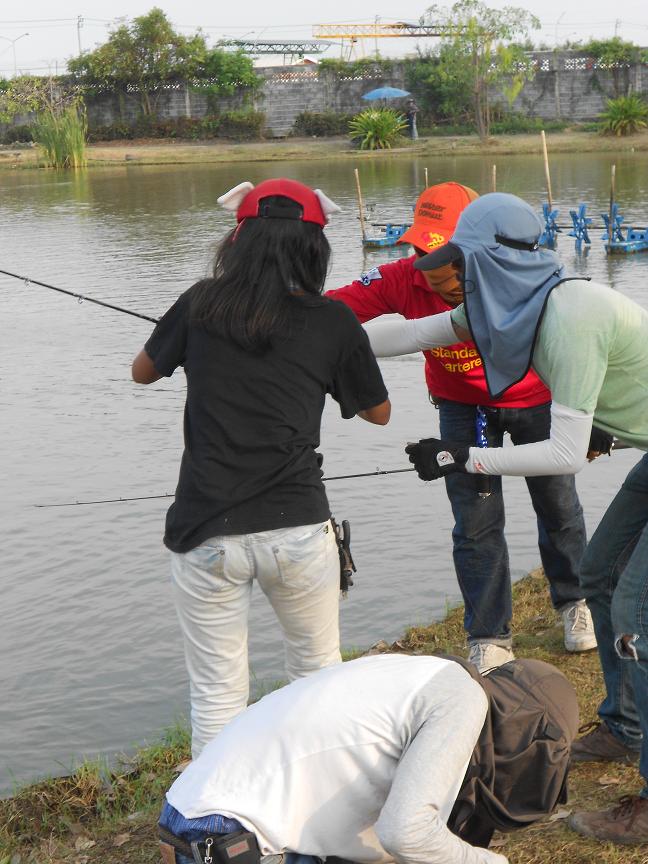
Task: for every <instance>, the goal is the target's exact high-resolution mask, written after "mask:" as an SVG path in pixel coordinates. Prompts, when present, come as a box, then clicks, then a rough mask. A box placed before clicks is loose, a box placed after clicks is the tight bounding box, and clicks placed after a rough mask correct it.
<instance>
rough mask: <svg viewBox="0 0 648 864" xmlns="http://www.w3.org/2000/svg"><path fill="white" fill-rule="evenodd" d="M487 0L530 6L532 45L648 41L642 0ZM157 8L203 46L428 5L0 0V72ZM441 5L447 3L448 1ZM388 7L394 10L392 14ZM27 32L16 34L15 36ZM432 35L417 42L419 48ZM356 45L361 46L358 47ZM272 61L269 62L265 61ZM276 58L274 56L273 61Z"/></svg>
mask: <svg viewBox="0 0 648 864" xmlns="http://www.w3.org/2000/svg"><path fill="white" fill-rule="evenodd" d="M487 2H488V5H490V6H492V7H495V8H501V7H502V6H505V5H520V6H524V7H525V8H527V9H529V11H530V12H532V13H533V14H535V15H536V16H537V17H538V18H539V19H540V21H541V23H542V30H539V31H535V32H534V33H533V34H532V38H533V40H534V42H535V43H536V44H537V43H538V42H540V41H541V40H542V41H544V42H545V43H547V44H548V45H549V46H553V45H554V44H556V42H558V43H560V42H564V41H565V40H566V39H569V40H571V41H574V40H577V39H582V40H585V41H587V40H588V39H589V38H591V37H593V38H608V37H610V36H613V35H614V34H615V32H616V33H617V34H618V35H619V36H621V37H622V38H624V39H628V40H631V41H633V42H635V43H637V44H639V45H643V46H648V3H646V0H627V2H625V3H623V4H611V3H610V2H609V0H607V2H606V0H573V2H572V3H571V5H569V6H567V5H566V4H565V2H564V0H545V2H541V0H522V2H515V0H509V2H508V3H507V2H506V0H487ZM154 5H158V6H160V7H161V8H162V9H163V10H164V11H165V12H166V14H167V15H168V17H169V18H170V20H171V21H172V22H173V24H174V25H175V26H176V27H177V29H179V30H180V31H181V32H184V33H187V34H189V33H192V32H194V31H195V30H196V29H197V28H198V27H202V29H203V31H204V33H205V35H206V36H207V37H208V41H209V43H210V44H213V43H214V42H216V41H217V40H218V39H220V38H223V37H225V38H242V37H245V38H248V39H258V38H265V39H295V38H312V26H313V25H314V24H322V23H357V24H369V23H372V22H373V21H374V20H375V19H376V16H378V19H379V20H380V21H382V22H385V23H389V22H394V21H408V22H416V21H417V20H418V18H419V17H420V16H421V15H422V14H423V12H424V11H425V9H426V8H427V4H426V2H425V0H423V2H421V3H420V4H419V3H417V2H415V0H400V2H394V0H392V3H391V4H390V3H385V0H327V2H326V3H322V2H321V0H320V2H315V0H274V2H268V0H247V2H245V3H241V2H239V3H236V2H224V0H220V2H219V3H205V2H200V0H160V2H158V3H157V4H156V3H155V2H154V0H112V2H110V3H107V2H98V0H94V2H93V0H79V2H70V0H56V2H55V3H52V2H51V0H24V2H22V3H15V4H13V3H12V4H9V3H3V4H2V9H1V10H0V76H5V77H11V75H12V74H13V71H14V51H15V61H16V68H17V70H18V72H19V73H20V72H32V73H34V74H39V73H40V74H46V73H47V72H48V70H49V69H51V70H52V72H56V71H57V70H58V71H59V72H61V71H64V69H65V62H66V60H67V59H68V58H70V57H72V56H75V55H76V54H77V53H78V35H77V17H78V16H79V15H81V16H83V26H82V28H81V31H80V35H81V47H82V49H83V50H88V49H91V48H93V47H95V46H96V45H97V44H99V43H101V42H103V41H105V39H106V37H107V34H108V27H109V26H110V25H111V24H114V23H115V21H116V20H117V19H118V18H119V17H120V16H124V17H130V18H132V17H135V16H137V15H143V14H145V13H146V12H148V11H149V10H150V9H151V8H152V6H154ZM446 5H451V4H450V3H447V4H446ZM395 9H397V11H396V12H395ZM25 33H28V34H29V35H27V36H23V35H22V34H25ZM433 41H434V40H432V39H423V40H421V41H420V42H419V43H418V44H419V45H420V46H421V47H422V48H424V49H425V48H426V47H427V46H430V45H432V44H433ZM416 46H417V40H415V39H381V40H378V49H379V51H380V52H381V53H382V54H383V55H386V56H403V55H405V54H407V53H415V51H416ZM358 50H359V51H361V50H362V48H361V47H359V48H358ZM364 50H365V52H367V53H371V52H373V50H374V40H373V39H371V40H365V42H364ZM320 56H330V57H338V56H340V48H339V47H331V48H329V50H328V51H327V53H326V54H325V55H320ZM271 62H273V61H272V60H270V59H268V63H271ZM274 62H276V61H274Z"/></svg>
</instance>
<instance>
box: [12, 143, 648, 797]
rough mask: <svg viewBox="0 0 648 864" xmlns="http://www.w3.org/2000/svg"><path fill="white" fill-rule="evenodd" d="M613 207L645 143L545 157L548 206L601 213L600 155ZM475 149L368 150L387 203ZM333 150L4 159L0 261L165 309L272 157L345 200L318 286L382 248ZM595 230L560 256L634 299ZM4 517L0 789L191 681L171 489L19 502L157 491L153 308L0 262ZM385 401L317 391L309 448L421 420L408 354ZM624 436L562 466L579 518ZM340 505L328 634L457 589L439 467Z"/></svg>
mask: <svg viewBox="0 0 648 864" xmlns="http://www.w3.org/2000/svg"><path fill="white" fill-rule="evenodd" d="M612 159H614V161H615V162H616V164H617V197H618V199H619V201H620V203H621V204H622V207H623V211H624V213H625V214H626V215H627V217H628V218H629V219H634V220H635V221H637V222H638V224H641V225H645V224H646V219H648V155H646V154H632V153H628V154H624V155H617V156H611V154H609V153H606V154H604V155H601V156H600V157H599V156H597V155H594V154H586V155H584V156H582V157H581V156H578V155H574V156H562V157H555V158H553V159H552V179H553V187H554V197H555V200H556V204H557V206H558V207H559V209H560V213H561V217H560V221H561V222H564V221H566V220H568V210H569V208H570V207H573V206H575V205H576V204H577V203H578V202H579V201H586V202H587V203H588V205H589V208H590V212H591V214H592V215H594V216H595V221H597V222H599V221H600V219H599V217H598V213H599V212H600V211H601V210H605V209H606V207H607V196H608V184H609V170H610V163H611V161H612ZM492 161H493V160H492V159H491V158H489V159H481V158H478V157H463V158H459V157H457V158H443V159H432V158H430V159H428V160H418V161H415V160H410V159H402V158H398V159H388V158H387V159H376V160H364V161H362V163H361V169H360V170H361V178H362V184H363V191H364V195H365V198H366V199H367V201H368V202H375V203H377V204H379V205H380V206H379V208H378V211H379V214H378V215H380V213H382V214H383V215H385V216H389V215H391V214H394V213H399V214H402V213H404V212H406V211H407V208H408V206H410V205H411V203H413V201H414V200H415V198H416V196H417V194H418V192H419V191H420V190H421V189H422V187H423V185H424V168H425V167H427V168H428V171H429V182H430V183H434V182H441V181H442V180H448V179H456V180H459V181H461V182H463V183H466V184H468V185H470V186H473V187H475V188H476V189H478V190H481V191H487V190H488V188H489V183H490V176H491V164H492ZM352 167H353V166H352V164H351V163H349V162H335V161H333V160H332V161H330V162H314V163H303V162H300V163H282V164H279V165H278V164H269V163H266V164H264V163H254V164H241V163H238V164H236V165H232V166H228V165H206V166H196V165H193V166H187V167H160V168H157V167H131V166H128V165H124V166H123V167H122V168H114V169H112V168H111V169H106V170H99V169H96V170H92V171H87V172H83V173H79V174H77V175H71V174H55V173H53V172H45V171H17V172H15V173H13V172H9V171H3V172H1V173H0V193H1V199H0V231H1V234H0V236H1V237H2V246H1V251H0V267H2V268H3V269H5V270H10V271H12V272H17V273H20V274H24V275H26V276H29V277H32V278H34V279H40V280H43V281H45V282H50V283H52V284H53V285H57V286H61V287H63V288H68V289H70V290H73V291H78V292H82V293H86V294H88V295H89V296H93V297H97V298H101V299H105V300H108V301H109V302H113V303H117V304H119V305H123V306H125V307H128V308H130V309H134V310H137V311H139V312H142V313H144V314H148V315H152V316H156V317H157V316H159V315H161V314H162V313H163V312H164V311H165V310H166V308H167V307H168V306H169V305H170V304H171V302H172V301H173V300H174V299H175V298H176V297H177V295H178V294H179V293H180V292H181V291H183V290H184V289H185V288H186V287H188V285H189V284H191V283H192V282H193V281H194V280H195V279H196V278H198V277H200V276H201V275H203V274H204V273H205V272H206V271H207V269H208V266H209V260H210V256H211V254H212V251H213V244H214V242H215V241H216V240H217V239H218V238H220V237H221V236H222V235H223V233H224V232H225V231H226V230H227V229H228V228H229V227H230V226H231V224H232V222H231V216H229V215H228V214H225V213H224V212H223V211H221V210H219V208H218V207H217V205H216V198H217V196H218V195H219V194H221V193H222V192H223V191H225V190H227V189H228V188H230V187H231V186H233V185H234V184H235V183H238V182H240V181H241V180H244V179H249V180H252V181H253V182H259V181H261V180H263V179H265V178H268V177H271V176H278V175H285V176H290V177H293V178H295V179H298V180H301V181H303V182H305V183H308V184H311V185H313V186H319V187H321V188H322V189H324V190H325V192H326V193H327V194H328V195H329V196H330V197H332V198H333V199H334V200H335V201H337V202H338V203H339V204H340V205H341V206H342V208H343V213H342V214H340V215H339V216H338V217H336V218H335V220H334V221H333V222H332V224H331V226H330V227H329V229H328V235H329V239H330V240H331V244H332V246H333V262H332V269H331V274H330V277H329V279H328V282H327V286H328V287H335V286H337V285H341V284H344V283H345V282H347V281H350V280H351V279H352V278H355V277H357V276H358V275H359V274H360V273H361V272H362V271H363V270H364V269H367V268H368V267H372V266H375V265H376V264H379V263H381V262H383V261H385V260H388V259H389V257H390V256H393V255H398V254H401V253H400V252H399V251H394V250H388V251H383V252H375V253H371V254H368V255H365V254H363V251H362V248H361V245H360V237H359V228H358V222H357V218H356V204H355V191H354V185H353V173H352ZM497 167H498V171H497V176H498V187H499V189H500V190H501V191H509V192H514V193H517V194H520V195H522V196H524V197H526V198H527V199H528V200H529V201H530V202H531V203H532V204H534V205H535V206H538V207H539V206H540V204H541V201H542V199H543V186H544V179H543V168H542V162H541V159H540V158H539V157H537V158H532V157H524V158H522V157H520V158H517V157H502V158H501V159H500V160H499V164H498V166H497ZM600 233H601V232H600V231H597V230H593V231H592V237H593V244H592V248H591V249H588V250H587V251H586V252H584V253H583V254H581V255H577V254H576V253H575V251H574V248H573V242H572V241H571V240H570V239H568V238H566V237H563V238H562V239H561V241H560V251H561V254H562V257H563V259H564V261H565V263H566V264H567V265H568V267H569V269H571V270H572V271H574V272H577V273H580V274H586V275H589V276H591V277H593V278H594V279H597V280H599V281H602V282H606V283H609V284H610V285H611V286H612V287H613V288H614V289H616V290H619V291H622V292H624V293H626V294H628V295H629V296H630V297H632V298H633V299H634V300H636V301H637V302H639V303H641V304H644V305H646V304H648V255H644V256H635V257H629V258H627V259H623V258H615V259H613V260H608V259H607V258H606V256H605V254H604V252H603V246H602V243H601V242H600V239H599V238H600ZM0 311H1V315H2V319H1V320H2V339H1V341H0V370H1V372H0V374H1V375H2V386H1V389H0V394H1V395H0V399H1V400H2V426H1V433H0V434H1V436H2V438H1V442H0V453H1V457H0V459H1V465H0V476H1V478H2V490H3V494H2V500H1V502H0V508H1V510H0V520H1V525H2V533H3V553H2V574H3V576H2V584H3V589H4V592H5V593H4V600H3V604H2V607H3V615H2V627H1V628H0V688H1V692H2V700H1V701H0V728H1V729H2V737H1V739H0V790H2V791H4V792H5V793H6V792H8V791H10V789H11V788H12V785H13V784H14V783H16V782H21V781H26V780H29V779H33V778H35V777H38V776H42V775H44V774H50V773H53V774H57V773H66V772H68V771H69V770H70V769H71V767H72V766H73V764H74V763H75V761H78V760H79V759H80V758H82V757H84V756H88V757H93V756H95V755H97V754H105V755H106V756H107V757H111V756H113V755H114V754H115V753H117V752H120V751H124V750H126V751H127V750H129V749H132V748H133V747H134V746H135V745H137V744H141V743H144V742H147V741H149V742H150V741H153V740H155V739H156V738H157V737H158V736H159V734H160V732H161V730H163V729H164V728H165V727H167V726H169V725H171V724H172V723H173V722H174V721H175V720H176V719H178V718H179V717H181V716H184V715H186V713H187V703H188V694H187V680H186V675H185V671H184V664H183V659H182V649H181V643H180V637H179V633H178V628H177V625H176V621H175V616H174V611H173V608H172V603H171V597H170V589H169V585H168V565H167V560H166V554H165V550H164V547H163V546H162V543H161V537H162V531H163V522H164V513H165V511H166V508H167V506H168V504H169V500H168V499H166V500H165V499H158V500H142V501H135V502H132V503H118V504H109V505H97V506H85V507H63V508H55V509H39V508H36V507H35V506H34V505H36V504H51V503H58V502H65V501H77V500H93V499H97V498H119V497H128V496H146V495H155V494H163V493H168V492H172V491H173V489H174V488H175V482H176V477H177V471H178V465H179V460H180V455H181V449H182V425H181V424H182V406H183V400H184V379H183V376H181V375H176V376H174V378H172V379H171V380H170V381H166V380H165V381H163V382H160V383H159V384H156V385H153V386H151V387H149V388H142V387H137V386H136V385H134V384H133V383H132V382H131V381H130V374H129V367H130V362H131V359H132V357H133V355H134V354H135V353H136V352H137V351H138V350H139V349H140V348H141V347H142V345H143V343H144V341H145V340H146V338H147V337H148V335H149V332H150V330H151V325H149V324H148V323H147V322H145V321H141V320H137V319H134V318H132V317H129V316H126V315H123V314H119V313H116V312H112V311H110V310H107V309H102V308H99V307H97V306H94V305H92V304H89V303H83V304H78V303H77V302H76V301H75V300H73V299H70V298H67V297H64V296H62V295H60V294H56V293H54V292H52V291H48V290H46V289H43V288H39V287H36V286H33V285H32V286H26V285H24V284H23V283H22V282H20V281H18V280H15V279H11V278H9V277H4V276H0ZM381 366H382V369H383V372H384V376H385V379H386V382H387V386H388V388H389V391H390V396H391V399H392V402H393V415H392V418H393V419H392V422H391V423H390V425H389V426H387V427H386V428H378V427H372V426H370V425H369V424H366V423H363V422H362V421H360V420H353V421H342V420H341V419H340V418H339V416H338V414H337V412H336V406H335V405H328V406H327V409H326V412H325V417H324V424H323V434H322V448H321V450H322V452H323V454H324V456H325V463H324V465H325V470H326V473H327V474H328V475H329V476H332V475H338V474H351V473H358V472H364V471H373V470H375V469H376V468H380V469H390V468H401V467H406V466H407V462H406V461H405V456H404V454H403V452H402V447H403V444H404V442H405V441H406V440H412V439H416V438H418V437H422V436H424V435H430V434H434V433H435V432H436V430H437V418H436V415H435V411H434V409H433V408H431V407H430V405H429V404H428V401H427V398H426V392H425V388H424V379H423V363H422V360H421V359H420V358H418V357H408V358H402V359H393V360H386V361H383V362H381ZM637 458H638V454H637V453H636V451H625V452H620V453H617V454H615V455H614V457H613V458H611V459H601V460H599V461H598V462H597V463H594V464H593V465H592V466H589V467H587V468H586V469H585V470H584V471H583V472H582V473H581V475H580V476H579V477H578V486H579V490H580V492H581V496H582V499H583V502H584V506H585V511H586V515H587V522H588V528H589V530H590V531H591V530H592V529H593V527H595V526H596V524H597V521H598V520H599V518H600V516H601V513H602V511H603V510H604V508H605V506H606V505H607V503H608V502H609V500H610V499H611V498H612V496H613V494H614V492H615V491H616V488H617V487H618V485H619V483H620V481H621V479H622V478H623V477H624V476H625V473H626V472H627V470H628V469H629V467H630V466H631V465H632V464H634V462H635V461H636V460H637ZM505 491H506V500H507V506H508V510H507V513H508V531H507V536H508V541H509V546H510V554H511V565H512V571H513V574H514V577H515V578H519V577H520V576H521V575H523V574H524V573H525V572H527V571H528V570H529V569H531V568H532V567H534V566H537V564H538V561H539V557H538V551H537V546H536V540H537V538H536V530H535V520H534V515H533V512H532V509H531V506H530V503H529V500H528V495H527V493H526V487H525V486H524V483H523V481H521V480H518V479H516V478H507V479H506V480H505ZM328 493H329V498H330V501H331V506H332V509H333V512H334V513H335V514H336V515H337V516H338V518H340V519H341V518H350V519H351V520H352V524H353V537H354V545H353V550H354V555H355V559H356V563H357V565H358V575H357V580H356V586H355V587H354V588H353V589H352V591H351V593H350V595H349V598H348V600H346V601H345V602H343V604H342V613H341V621H342V639H343V644H344V646H345V647H347V648H350V647H366V646H369V645H371V644H372V643H374V642H376V641H377V640H379V639H382V638H384V639H388V640H390V639H394V638H396V637H398V636H399V635H400V634H401V633H402V632H403V630H404V629H405V628H406V627H407V626H408V625H410V624H416V623H424V622H428V621H430V620H432V619H434V618H438V617H440V616H441V615H442V614H443V613H444V610H445V609H446V607H447V604H449V603H455V602H456V601H457V600H458V598H459V592H458V588H457V584H456V580H455V575H454V570H453V565H452V558H451V542H450V530H451V526H452V519H451V513H450V508H449V505H448V502H447V499H446V496H445V491H444V488H443V485H442V484H440V483H436V484H434V483H432V484H423V483H421V482H420V481H419V480H418V479H417V478H416V477H415V475H412V474H397V475H392V476H388V477H369V478H365V479H357V480H346V481H338V482H332V483H330V484H329V486H328ZM250 629H251V638H250V641H251V667H252V678H253V685H254V687H255V688H256V689H257V691H258V690H259V689H261V688H263V687H267V686H268V684H269V683H271V682H272V681H275V680H277V679H280V678H281V677H282V674H283V673H282V657H281V643H280V639H279V635H278V631H277V626H276V624H275V621H274V618H273V615H272V612H271V610H270V609H269V607H268V606H267V604H266V602H265V599H264V598H263V597H262V596H261V595H260V593H259V592H257V593H256V596H255V599H254V603H253V609H252V613H251V623H250Z"/></svg>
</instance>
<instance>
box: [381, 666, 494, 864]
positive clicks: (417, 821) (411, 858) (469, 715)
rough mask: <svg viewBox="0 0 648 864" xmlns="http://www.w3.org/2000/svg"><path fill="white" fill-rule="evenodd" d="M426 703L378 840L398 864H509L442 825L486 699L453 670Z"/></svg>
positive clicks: (481, 721) (436, 685)
mask: <svg viewBox="0 0 648 864" xmlns="http://www.w3.org/2000/svg"><path fill="white" fill-rule="evenodd" d="M461 672H463V673H464V675H463V676H462V675H461V674H459V673H461ZM430 698H431V702H433V707H432V709H431V713H430V716H429V717H428V719H426V720H425V722H424V723H423V725H422V726H421V727H420V728H419V729H418V731H417V732H416V734H415V735H414V738H413V740H412V742H411V743H410V745H409V747H408V748H407V749H406V751H405V752H404V754H403V756H402V757H401V760H400V762H399V763H398V767H397V769H396V773H395V775H394V779H393V782H392V786H391V789H390V792H389V795H388V796H387V800H386V801H385V804H384V806H383V809H382V810H381V813H380V817H379V818H378V821H377V822H376V825H375V829H376V834H377V835H378V839H379V840H380V843H381V845H382V847H383V849H385V850H386V851H387V852H388V853H389V854H390V855H391V856H392V857H393V858H394V860H395V861H396V862H398V864H423V862H424V864H508V860H507V859H506V858H505V857H504V856H503V855H499V854H497V853H496V852H490V851H489V850H488V849H482V848H479V847H476V846H471V845H470V844H469V843H466V842H465V841H464V840H461V839H460V838H459V837H457V836H456V834H453V833H452V832H451V831H450V829H449V828H448V826H447V824H446V823H447V820H448V817H449V815H450V811H451V810H452V806H453V804H454V801H455V799H456V796H457V794H458V792H459V789H460V787H461V782H462V780H463V777H464V774H465V773H466V768H467V766H468V762H469V760H470V756H471V754H472V751H473V749H474V747H475V744H476V743H477V739H478V738H479V733H480V732H481V728H482V726H483V724H484V719H485V717H486V709H487V700H486V694H485V693H484V691H483V689H482V688H481V687H480V685H479V684H478V683H477V682H476V681H473V680H472V679H471V678H470V677H469V676H468V674H467V673H465V670H463V669H461V668H460V667H457V669H456V672H451V673H450V674H445V673H444V674H443V675H439V676H437V678H435V679H434V686H433V687H432V688H431V690H430Z"/></svg>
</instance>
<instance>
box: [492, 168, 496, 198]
mask: <svg viewBox="0 0 648 864" xmlns="http://www.w3.org/2000/svg"><path fill="white" fill-rule="evenodd" d="M491 192H497V165H493V167H492V168H491Z"/></svg>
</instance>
